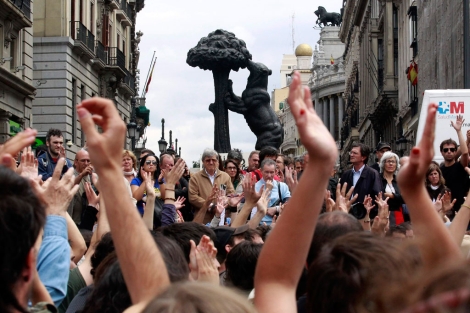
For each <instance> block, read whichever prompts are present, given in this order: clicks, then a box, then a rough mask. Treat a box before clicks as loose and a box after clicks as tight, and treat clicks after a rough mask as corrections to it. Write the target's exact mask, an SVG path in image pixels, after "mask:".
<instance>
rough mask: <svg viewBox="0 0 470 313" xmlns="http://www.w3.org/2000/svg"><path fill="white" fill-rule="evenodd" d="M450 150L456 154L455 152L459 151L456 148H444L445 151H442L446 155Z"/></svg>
mask: <svg viewBox="0 0 470 313" xmlns="http://www.w3.org/2000/svg"><path fill="white" fill-rule="evenodd" d="M449 150H450V152H455V151H457V149H456V148H444V149H442V151H444V153H447V151H449Z"/></svg>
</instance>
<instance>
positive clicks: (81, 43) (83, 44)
mask: <svg viewBox="0 0 470 313" xmlns="http://www.w3.org/2000/svg"><path fill="white" fill-rule="evenodd" d="M70 37H72V39H73V40H74V44H73V45H74V48H73V51H74V52H76V53H78V54H79V55H80V56H81V57H82V58H84V59H85V61H87V62H88V61H89V60H91V59H93V58H94V57H95V36H94V35H93V34H92V33H91V32H90V31H89V30H88V29H87V28H86V27H85V25H83V24H82V23H81V22H78V21H77V22H74V21H72V22H70Z"/></svg>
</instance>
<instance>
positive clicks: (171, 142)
mask: <svg viewBox="0 0 470 313" xmlns="http://www.w3.org/2000/svg"><path fill="white" fill-rule="evenodd" d="M172 136H173V132H172V131H171V130H170V143H169V145H168V149H167V150H166V151H167V152H168V153H169V154H171V155H174V154H175V153H176V152H175V150H173V140H172Z"/></svg>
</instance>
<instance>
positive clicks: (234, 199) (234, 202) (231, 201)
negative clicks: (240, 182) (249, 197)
mask: <svg viewBox="0 0 470 313" xmlns="http://www.w3.org/2000/svg"><path fill="white" fill-rule="evenodd" d="M244 197H245V194H244V193H241V194H239V195H235V196H232V197H228V206H230V207H236V206H237V205H238V204H239V203H240V202H241V201H242V200H243V198H244Z"/></svg>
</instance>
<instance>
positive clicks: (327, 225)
mask: <svg viewBox="0 0 470 313" xmlns="http://www.w3.org/2000/svg"><path fill="white" fill-rule="evenodd" d="M362 231H364V229H363V228H362V225H361V223H360V222H359V221H358V220H357V219H356V218H355V217H354V216H352V215H350V214H347V213H344V212H340V211H334V212H328V213H322V214H320V216H319V217H318V221H317V225H316V226H315V233H314V235H313V240H312V243H311V245H310V250H309V251H308V255H307V264H308V265H310V264H312V262H313V261H314V260H315V259H316V257H317V256H318V254H319V253H320V251H321V249H322V247H323V246H325V245H326V244H328V243H330V242H331V241H333V240H334V239H336V238H338V237H340V236H343V235H346V234H348V233H351V232H362Z"/></svg>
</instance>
